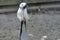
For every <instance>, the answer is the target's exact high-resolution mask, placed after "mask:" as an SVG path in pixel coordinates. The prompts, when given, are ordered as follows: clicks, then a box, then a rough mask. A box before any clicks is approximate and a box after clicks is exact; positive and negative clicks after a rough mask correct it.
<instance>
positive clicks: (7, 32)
mask: <svg viewBox="0 0 60 40" xmlns="http://www.w3.org/2000/svg"><path fill="white" fill-rule="evenodd" d="M50 13H52V12H50ZM54 13H55V12H54ZM29 15H30V20H29V21H27V36H28V40H41V37H42V36H47V38H46V40H60V14H48V13H47V14H37V13H36V14H29ZM19 30H20V22H19V20H18V19H17V17H16V13H9V14H0V40H19V32H20V31H19Z"/></svg>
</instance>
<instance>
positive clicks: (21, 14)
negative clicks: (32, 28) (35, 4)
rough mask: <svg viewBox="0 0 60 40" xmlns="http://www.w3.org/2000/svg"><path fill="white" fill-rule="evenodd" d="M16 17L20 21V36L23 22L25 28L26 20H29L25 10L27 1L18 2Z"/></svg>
mask: <svg viewBox="0 0 60 40" xmlns="http://www.w3.org/2000/svg"><path fill="white" fill-rule="evenodd" d="M17 18H18V19H19V21H20V23H21V28H20V37H21V35H22V28H23V24H24V25H25V30H26V21H28V20H29V15H28V12H27V3H26V2H22V3H20V4H19V8H18V11H17Z"/></svg>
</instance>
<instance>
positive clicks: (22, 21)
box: [20, 21, 23, 40]
mask: <svg viewBox="0 0 60 40" xmlns="http://www.w3.org/2000/svg"><path fill="white" fill-rule="evenodd" d="M22 27H23V21H21V28H20V40H21V35H22Z"/></svg>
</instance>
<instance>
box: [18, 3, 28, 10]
mask: <svg viewBox="0 0 60 40" xmlns="http://www.w3.org/2000/svg"><path fill="white" fill-rule="evenodd" d="M19 7H20V8H22V9H25V8H26V7H27V4H26V3H25V2H22V3H21V4H20V5H19Z"/></svg>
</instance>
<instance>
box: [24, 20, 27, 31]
mask: <svg viewBox="0 0 60 40" xmlns="http://www.w3.org/2000/svg"><path fill="white" fill-rule="evenodd" d="M24 25H25V31H27V29H26V20H25V21H24Z"/></svg>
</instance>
